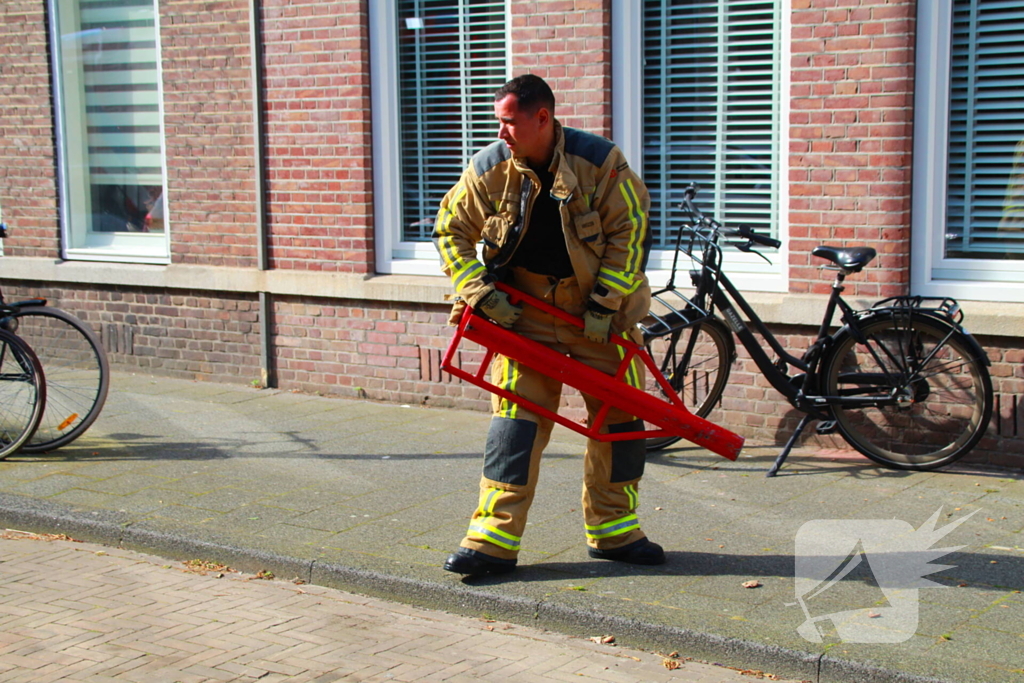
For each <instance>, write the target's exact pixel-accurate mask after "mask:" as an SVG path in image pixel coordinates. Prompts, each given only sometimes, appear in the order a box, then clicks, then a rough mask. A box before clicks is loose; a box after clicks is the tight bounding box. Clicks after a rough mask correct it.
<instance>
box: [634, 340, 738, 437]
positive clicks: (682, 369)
mask: <svg viewBox="0 0 1024 683" xmlns="http://www.w3.org/2000/svg"><path fill="white" fill-rule="evenodd" d="M734 349H735V346H734V344H733V341H732V337H731V336H730V335H729V330H728V329H727V328H726V327H725V325H723V324H722V323H720V322H718V321H717V320H712V321H707V322H703V323H700V324H698V325H693V326H691V327H687V328H684V329H682V330H679V331H678V332H675V333H672V334H669V335H666V336H664V337H659V338H656V339H653V340H651V343H650V344H649V345H648V351H649V352H650V354H651V358H652V359H653V360H654V364H655V365H656V366H658V369H659V370H661V371H662V373H663V374H664V375H665V378H666V379H667V380H668V383H669V384H670V385H671V387H672V388H673V389H674V390H675V392H676V393H677V394H678V395H679V396H680V398H682V399H683V404H684V405H685V406H686V408H687V410H689V411H690V412H691V413H693V414H694V415H696V416H698V417H707V415H708V413H710V412H711V409H712V408H714V407H715V404H716V403H717V401H718V399H719V398H720V397H721V396H722V392H723V391H724V390H725V384H726V382H727V381H728V379H729V370H730V369H731V367H730V366H731V364H732V358H733V353H734ZM647 374H648V375H650V374H651V373H647ZM647 393H649V394H654V395H658V396H664V395H665V392H664V391H663V390H662V388H661V386H660V385H659V384H658V383H657V381H656V380H655V379H654V378H652V377H648V378H647ZM680 438H681V437H678V436H662V437H652V438H649V439H647V450H648V451H658V450H661V449H663V448H667V447H668V446H671V445H672V444H674V443H675V442H677V441H679V439H680Z"/></svg>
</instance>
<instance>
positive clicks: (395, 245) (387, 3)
mask: <svg viewBox="0 0 1024 683" xmlns="http://www.w3.org/2000/svg"><path fill="white" fill-rule="evenodd" d="M511 3H512V0H506V2H505V16H506V18H507V21H506V41H505V42H506V44H507V45H509V50H510V54H509V58H508V61H507V67H506V68H507V72H506V78H511V74H512V58H511V45H512V40H511V31H512V8H511ZM369 11H370V83H371V84H372V85H371V120H372V125H373V215H374V219H373V224H374V237H375V247H374V250H375V261H376V270H377V272H378V273H390V274H402V275H437V276H441V275H443V273H442V272H441V267H440V265H439V263H440V261H439V257H438V254H437V249H436V248H435V247H434V244H433V243H432V242H411V241H404V240H402V160H401V135H400V131H399V122H400V118H401V102H400V100H399V92H398V91H399V88H398V66H399V64H398V31H397V25H398V20H397V4H396V3H395V2H394V0H373V1H372V2H370V3H369ZM494 131H495V136H494V138H495V140H497V138H498V136H497V131H498V126H497V123H495V126H494Z"/></svg>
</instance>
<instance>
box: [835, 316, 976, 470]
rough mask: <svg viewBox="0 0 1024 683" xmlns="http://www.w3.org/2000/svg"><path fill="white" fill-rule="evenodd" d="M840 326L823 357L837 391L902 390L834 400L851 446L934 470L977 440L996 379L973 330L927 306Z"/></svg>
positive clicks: (886, 460)
mask: <svg viewBox="0 0 1024 683" xmlns="http://www.w3.org/2000/svg"><path fill="white" fill-rule="evenodd" d="M861 331H862V333H863V335H864V338H865V340H866V342H867V343H866V344H859V343H857V341H856V340H855V339H854V338H853V337H852V336H850V335H849V334H841V335H840V336H839V337H838V338H837V340H836V342H837V343H836V346H835V347H834V350H833V352H832V353H831V354H830V355H829V358H827V359H826V360H825V362H824V364H823V366H824V368H825V390H826V394H828V395H830V396H850V397H862V398H865V397H871V396H878V397H879V398H880V399H890V398H895V399H896V400H895V402H892V401H891V400H889V401H888V402H887V403H886V404H884V405H877V406H865V407H850V406H840V405H836V406H833V407H832V410H833V412H834V414H835V418H836V425H837V426H838V428H839V431H840V433H841V434H842V435H843V437H844V438H845V439H846V440H847V441H848V442H849V444H850V445H851V446H853V447H854V448H856V449H857V450H858V451H860V452H861V453H863V454H864V455H865V456H867V457H868V458H870V459H871V460H874V461H875V462H877V463H878V464H880V465H883V466H884V467H889V468H893V469H909V470H933V469H937V468H939V467H942V466H944V465H948V464H949V463H952V462H954V461H956V460H959V459H960V458H962V457H963V456H964V455H966V454H967V453H968V452H969V451H970V450H971V449H972V448H974V446H975V445H976V444H977V443H978V441H979V440H980V439H981V437H982V436H983V435H984V433H985V429H986V427H987V426H988V423H989V420H990V419H991V417H992V403H993V399H992V380H991V379H990V378H989V373H988V368H987V367H986V365H985V359H984V357H982V356H980V355H979V353H978V351H977V349H976V345H974V344H972V343H971V342H970V341H969V340H968V339H967V337H965V336H964V335H963V334H962V333H960V332H958V331H957V330H955V329H954V328H952V327H950V326H949V325H945V324H943V323H942V322H941V321H937V320H933V319H931V318H930V317H928V316H925V315H920V314H910V315H906V314H903V315H899V314H897V315H892V316H885V317H880V318H879V319H877V320H875V321H871V322H868V323H867V324H865V325H864V326H863V328H862V329H861Z"/></svg>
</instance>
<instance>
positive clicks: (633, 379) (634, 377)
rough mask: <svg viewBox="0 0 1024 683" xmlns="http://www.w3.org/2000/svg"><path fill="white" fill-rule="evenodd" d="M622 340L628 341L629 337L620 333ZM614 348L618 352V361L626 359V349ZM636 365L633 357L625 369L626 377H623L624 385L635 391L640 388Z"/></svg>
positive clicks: (616, 346)
mask: <svg viewBox="0 0 1024 683" xmlns="http://www.w3.org/2000/svg"><path fill="white" fill-rule="evenodd" d="M622 338H623V339H625V340H626V341H629V335H628V334H626V333H625V332H623V333H622ZM615 348H616V350H618V352H619V360H622V359H623V358H625V357H626V349H624V348H623V347H621V346H619V345H618V344H616V345H615ZM636 363H637V359H636V356H633V357H632V358H631V359H630V360H629V367H628V368H626V377H625V379H626V384H628V385H629V386H631V387H635V388H637V389H640V388H642V387H641V386H640V373H639V371H638V369H637V364H636Z"/></svg>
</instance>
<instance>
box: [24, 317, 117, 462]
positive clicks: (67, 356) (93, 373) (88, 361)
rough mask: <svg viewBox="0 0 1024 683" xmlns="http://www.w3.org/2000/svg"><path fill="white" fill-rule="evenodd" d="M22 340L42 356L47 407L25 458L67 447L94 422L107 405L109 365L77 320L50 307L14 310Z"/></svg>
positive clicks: (96, 342) (97, 342)
mask: <svg viewBox="0 0 1024 683" xmlns="http://www.w3.org/2000/svg"><path fill="white" fill-rule="evenodd" d="M15 310H16V313H15V319H16V321H17V323H18V335H19V336H21V338H22V339H24V340H25V341H26V342H28V344H29V346H31V347H32V349H33V350H34V351H35V352H36V355H37V356H39V361H40V362H41V363H42V365H43V372H44V373H45V375H46V388H47V402H46V411H45V412H44V413H43V420H42V422H41V423H40V424H39V429H37V430H36V433H35V436H33V437H32V439H31V440H30V441H29V442H28V443H27V444H25V446H24V450H25V452H26V453H42V452H45V451H52V450H54V449H57V448H60V447H61V446H66V445H67V444H69V443H71V442H72V441H74V440H75V439H77V438H78V437H80V436H81V435H82V434H84V433H85V431H86V430H87V429H89V427H90V426H92V423H93V422H95V421H96V418H97V417H98V416H99V414H100V411H101V410H102V409H103V404H104V402H105V401H106V400H107V389H108V387H109V386H110V366H109V364H108V363H107V354H106V352H105V351H104V350H103V346H102V344H100V340H99V338H98V337H97V336H96V335H95V333H93V331H92V330H91V329H90V328H89V326H88V325H86V324H85V323H84V322H82V321H81V320H79V319H78V318H76V317H75V316H73V315H71V314H70V313H67V312H66V311H62V310H60V309H57V308H51V307H49V306H24V307H17V305H15Z"/></svg>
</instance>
